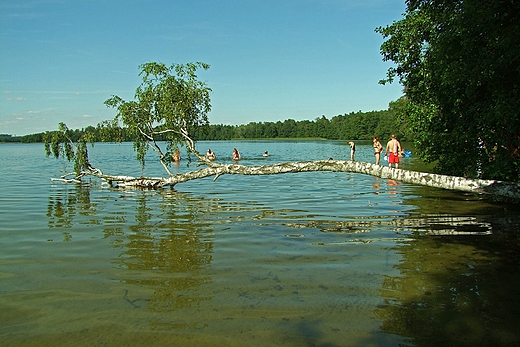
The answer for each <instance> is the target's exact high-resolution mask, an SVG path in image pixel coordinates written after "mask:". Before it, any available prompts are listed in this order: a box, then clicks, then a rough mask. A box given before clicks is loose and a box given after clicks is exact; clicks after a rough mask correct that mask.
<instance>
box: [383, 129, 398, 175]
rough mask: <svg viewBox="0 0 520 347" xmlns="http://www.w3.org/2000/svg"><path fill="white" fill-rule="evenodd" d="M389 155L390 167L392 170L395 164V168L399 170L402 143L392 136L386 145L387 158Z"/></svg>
mask: <svg viewBox="0 0 520 347" xmlns="http://www.w3.org/2000/svg"><path fill="white" fill-rule="evenodd" d="M386 155H388V166H389V167H390V168H391V167H392V164H395V168H396V169H399V157H400V156H401V143H400V142H399V141H398V140H397V139H396V138H395V135H394V134H392V137H391V138H390V141H388V143H387V144H386V150H385V156H386Z"/></svg>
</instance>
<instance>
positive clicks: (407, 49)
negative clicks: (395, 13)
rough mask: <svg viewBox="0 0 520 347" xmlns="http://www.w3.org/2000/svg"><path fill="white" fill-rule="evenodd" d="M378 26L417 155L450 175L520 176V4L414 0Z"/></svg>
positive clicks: (482, 0) (507, 0)
mask: <svg viewBox="0 0 520 347" xmlns="http://www.w3.org/2000/svg"><path fill="white" fill-rule="evenodd" d="M406 5H407V8H406V11H405V13H404V14H403V16H404V17H403V18H402V19H400V20H399V21H396V22H394V23H393V24H392V25H389V26H386V27H379V28H377V29H376V31H377V32H379V33H381V34H382V36H383V38H384V39H385V41H384V43H383V44H382V45H381V54H382V55H383V60H385V61H393V62H394V63H395V66H393V67H391V68H390V69H389V70H388V73H387V76H386V78H385V79H383V80H382V81H381V82H380V83H383V84H384V83H391V82H393V81H394V80H395V79H398V80H399V82H400V83H402V84H403V86H404V90H405V94H406V98H407V101H408V103H407V106H406V121H407V123H408V124H409V126H410V127H411V129H412V131H413V132H414V136H415V147H416V153H419V154H420V155H421V156H422V158H423V159H425V160H426V161H427V162H435V163H436V169H437V170H438V171H439V172H442V173H444V174H449V175H457V176H468V177H482V178H494V179H502V180H509V181H519V180H520V118H519V114H520V68H519V66H520V35H519V34H518V33H519V32H520V2H519V1H513V0H495V1H486V0H407V1H406Z"/></svg>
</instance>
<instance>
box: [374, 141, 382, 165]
mask: <svg viewBox="0 0 520 347" xmlns="http://www.w3.org/2000/svg"><path fill="white" fill-rule="evenodd" d="M382 151H383V145H382V144H381V142H379V138H378V137H377V136H375V137H374V155H375V157H376V165H379V161H380V160H381V152H382Z"/></svg>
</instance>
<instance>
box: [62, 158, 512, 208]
mask: <svg viewBox="0 0 520 347" xmlns="http://www.w3.org/2000/svg"><path fill="white" fill-rule="evenodd" d="M206 164H207V165H208V167H206V168H203V169H199V170H194V171H190V172H186V173H183V174H177V175H173V176H171V177H131V176H112V175H106V174H103V173H102V172H101V171H100V170H98V169H93V170H89V171H86V172H82V174H81V176H95V177H98V178H101V179H103V180H105V181H107V182H109V183H110V184H111V185H112V186H115V187H143V188H154V189H157V188H162V187H174V186H175V185H176V184H178V183H182V182H187V181H191V180H194V179H200V178H205V177H211V176H214V177H215V178H214V180H216V179H217V178H218V177H220V176H221V175H225V174H229V175H274V174H283V173H297V172H311V171H335V172H354V173H360V174H366V175H372V176H376V177H381V178H387V179H391V180H396V181H399V182H402V183H410V184H417V185H423V186H428V187H435V188H442V189H449V190H458V191H464V192H471V193H479V194H489V195H493V196H496V197H500V198H508V199H511V200H517V201H520V184H518V183H513V182H502V181H496V180H481V179H470V178H464V177H456V176H447V175H438V174H432V173H426V172H417V171H409V170H403V169H392V168H389V167H386V166H380V165H375V164H372V163H366V162H353V161H346V160H315V161H304V162H287V163H280V164H273V165H265V166H244V165H238V164H217V163H213V162H206ZM60 179H61V180H65V181H72V182H77V181H76V180H75V179H74V180H67V179H66V177H65V176H62V177H61V178H60Z"/></svg>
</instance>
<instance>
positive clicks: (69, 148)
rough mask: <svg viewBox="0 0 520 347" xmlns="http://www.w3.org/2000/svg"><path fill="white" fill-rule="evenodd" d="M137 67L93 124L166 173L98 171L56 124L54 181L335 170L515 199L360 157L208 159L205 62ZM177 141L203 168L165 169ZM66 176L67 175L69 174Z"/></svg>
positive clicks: (513, 193) (513, 190)
mask: <svg viewBox="0 0 520 347" xmlns="http://www.w3.org/2000/svg"><path fill="white" fill-rule="evenodd" d="M140 68H141V73H140V75H141V76H142V79H143V81H142V83H141V85H140V86H139V87H138V88H137V89H136V93H135V100H133V101H125V100H123V99H122V98H120V97H118V96H112V97H111V98H109V99H108V100H107V101H106V102H105V104H106V105H107V106H108V107H114V108H116V109H117V114H116V116H115V117H114V119H113V120H111V121H105V122H102V123H101V124H99V125H98V127H99V130H100V133H101V134H102V135H103V138H104V139H105V140H109V141H112V140H113V139H114V138H116V137H117V136H118V135H119V134H121V132H122V130H123V129H124V130H125V131H126V132H129V133H130V134H132V136H133V138H134V150H135V151H136V153H137V159H138V161H139V162H140V163H141V166H142V167H144V165H145V155H146V153H147V151H148V150H149V149H152V150H153V151H155V153H156V154H157V156H158V160H159V161H160V163H161V164H162V166H163V168H164V169H165V171H166V172H167V177H132V176H115V175H108V174H105V173H103V172H102V171H101V170H100V169H99V168H94V167H93V166H92V165H91V164H90V162H89V158H88V151H87V143H88V142H92V143H93V141H94V140H95V139H94V136H92V134H91V133H89V132H86V133H85V135H84V136H82V137H81V138H80V139H79V140H78V141H73V140H72V139H71V137H70V136H69V135H70V132H71V131H70V130H69V129H68V128H67V126H66V125H65V124H63V123H60V127H59V130H58V131H56V132H52V133H47V134H46V136H45V148H46V153H47V155H48V156H49V155H54V156H55V157H56V158H58V157H60V156H62V155H65V157H66V159H67V160H69V161H73V162H74V163H75V165H74V172H73V173H70V174H65V175H63V176H62V177H61V178H60V179H59V180H63V181H67V182H76V183H81V181H82V180H83V178H84V177H85V176H93V177H98V178H100V179H102V180H105V181H107V182H109V184H110V185H111V186H117V187H140V188H154V189H155V188H162V187H168V186H169V187H173V186H175V185H176V184H178V183H181V182H186V181H189V180H193V179H198V178H204V177H209V176H214V177H215V179H217V178H218V177H220V176H221V175H224V174H241V175H270V174H281V173H296V172H309V171H341V172H358V173H363V174H369V175H373V176H378V177H383V178H390V179H395V180H400V181H402V182H409V183H414V184H421V185H427V186H432V187H441V188H446V189H458V190H463V191H471V192H483V193H491V194H495V195H501V196H506V197H511V198H516V199H520V185H516V184H513V185H511V184H505V183H503V182H496V181H484V180H470V179H469V180H468V179H464V178H461V177H451V176H442V175H433V174H428V173H420V172H412V171H407V170H397V169H391V168H388V167H383V166H379V165H374V164H371V163H364V162H354V161H346V160H316V161H305V162H290V163H280V164H274V165H265V166H244V165H239V164H220V163H218V162H215V161H211V160H208V159H206V158H205V157H204V156H203V155H201V154H200V153H199V152H198V151H197V150H196V148H195V141H194V140H193V138H192V136H191V135H190V134H191V133H193V131H194V130H196V129H197V128H200V127H203V126H205V125H207V124H208V118H207V114H208V112H209V111H210V109H211V103H210V92H211V89H210V88H209V87H208V86H207V85H206V83H205V82H201V81H199V80H198V78H197V75H196V71H197V70H198V69H200V68H202V69H208V68H209V66H208V65H207V64H204V63H188V64H183V65H181V64H174V65H172V66H170V67H167V66H166V65H164V64H162V63H147V64H143V65H141V66H140ZM160 140H161V141H160ZM162 140H165V143H166V148H163V142H162ZM180 146H185V147H186V149H187V152H188V155H191V154H193V155H195V156H196V157H197V159H198V162H199V163H201V164H204V165H205V168H202V169H198V170H194V171H191V172H187V173H184V174H176V175H173V174H172V173H171V171H170V170H169V165H170V164H171V161H172V159H171V158H172V152H173V151H174V150H175V149H177V148H179V147H180ZM71 175H72V176H73V178H69V177H70V176H71Z"/></svg>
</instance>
